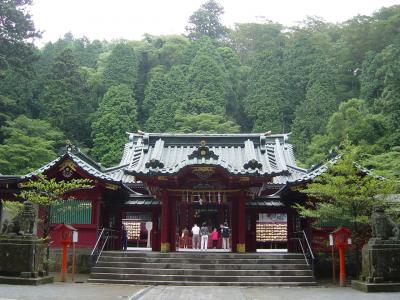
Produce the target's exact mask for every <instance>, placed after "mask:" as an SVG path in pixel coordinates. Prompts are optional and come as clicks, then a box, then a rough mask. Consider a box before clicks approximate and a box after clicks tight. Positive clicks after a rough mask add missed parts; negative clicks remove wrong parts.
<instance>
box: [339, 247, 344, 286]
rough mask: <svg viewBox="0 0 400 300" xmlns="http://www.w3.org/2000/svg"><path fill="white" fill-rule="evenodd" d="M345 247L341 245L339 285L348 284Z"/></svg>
mask: <svg viewBox="0 0 400 300" xmlns="http://www.w3.org/2000/svg"><path fill="white" fill-rule="evenodd" d="M344 256H345V247H344V246H339V285H340V286H341V287H343V286H346V271H345V264H344Z"/></svg>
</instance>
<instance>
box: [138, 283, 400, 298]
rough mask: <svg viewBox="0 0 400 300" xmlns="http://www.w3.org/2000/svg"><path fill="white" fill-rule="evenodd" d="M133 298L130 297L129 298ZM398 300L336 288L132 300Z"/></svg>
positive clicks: (153, 294)
mask: <svg viewBox="0 0 400 300" xmlns="http://www.w3.org/2000/svg"><path fill="white" fill-rule="evenodd" d="M133 298H134V297H133ZM138 299H140V300H211V299H217V300H225V299H227V300H264V299H266V300H293V299H295V300H303V299H304V300H321V299H323V300H338V299H340V300H347V299H349V300H368V299H373V300H384V299H385V300H398V299H400V293H379V294H365V293H362V292H359V291H356V290H353V289H351V288H337V287H328V288H325V287H290V288H289V287H287V288H286V287H249V288H246V287H212V286H210V287H176V286H155V287H151V288H150V289H148V290H146V291H145V293H144V294H143V295H141V296H138V297H136V298H134V299H132V300H138Z"/></svg>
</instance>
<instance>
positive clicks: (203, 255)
mask: <svg viewBox="0 0 400 300" xmlns="http://www.w3.org/2000/svg"><path fill="white" fill-rule="evenodd" d="M102 256H108V257H110V256H113V257H132V258H133V257H135V258H137V257H151V258H188V257H189V258H206V259H235V258H248V259H260V258H262V259H284V258H286V259H302V258H304V255H303V254H301V253H287V252H277V253H229V252H223V253H220V252H170V253H160V252H136V251H104V252H103V253H102Z"/></svg>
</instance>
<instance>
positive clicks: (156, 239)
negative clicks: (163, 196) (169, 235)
mask: <svg viewBox="0 0 400 300" xmlns="http://www.w3.org/2000/svg"><path fill="white" fill-rule="evenodd" d="M158 215H159V211H158V210H156V209H154V210H153V213H152V218H151V220H152V222H153V229H152V230H151V250H152V251H160V249H161V244H160V231H159V230H158Z"/></svg>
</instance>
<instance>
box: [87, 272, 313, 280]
mask: <svg viewBox="0 0 400 300" xmlns="http://www.w3.org/2000/svg"><path fill="white" fill-rule="evenodd" d="M90 278H91V279H107V280H108V279H112V280H131V281H137V280H143V281H190V282H310V281H314V277H313V276H201V275H152V274H120V273H92V274H91V275H90Z"/></svg>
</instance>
